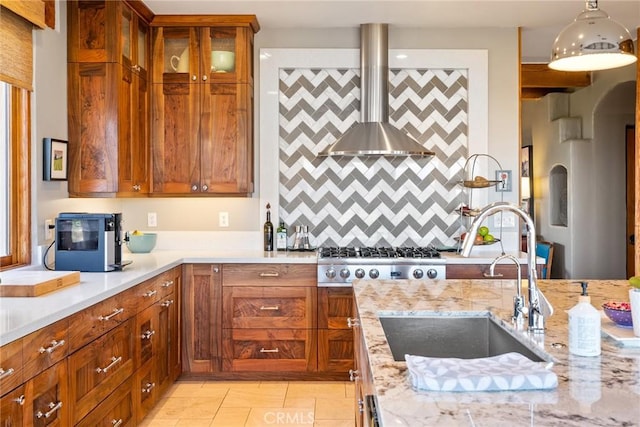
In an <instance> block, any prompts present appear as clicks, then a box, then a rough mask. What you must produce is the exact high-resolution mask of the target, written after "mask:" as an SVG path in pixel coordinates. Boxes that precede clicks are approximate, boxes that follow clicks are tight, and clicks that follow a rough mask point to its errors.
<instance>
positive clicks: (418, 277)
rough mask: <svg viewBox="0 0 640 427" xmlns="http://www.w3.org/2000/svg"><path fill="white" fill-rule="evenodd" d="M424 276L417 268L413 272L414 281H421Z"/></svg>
mask: <svg viewBox="0 0 640 427" xmlns="http://www.w3.org/2000/svg"><path fill="white" fill-rule="evenodd" d="M423 276H424V271H422V270H421V269H419V268H416V269H415V270H413V277H414V278H416V279H422V277H423Z"/></svg>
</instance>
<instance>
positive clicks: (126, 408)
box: [76, 377, 136, 427]
mask: <svg viewBox="0 0 640 427" xmlns="http://www.w3.org/2000/svg"><path fill="white" fill-rule="evenodd" d="M132 385H133V377H131V378H129V379H127V380H126V381H125V382H123V383H122V384H121V385H120V386H119V387H118V388H117V389H116V390H115V391H114V392H113V393H111V395H110V396H109V397H107V398H106V399H105V400H104V401H103V402H102V403H101V404H99V405H98V406H97V407H96V408H95V409H94V410H93V411H91V412H90V413H89V415H87V416H86V417H85V418H84V419H83V420H82V421H80V422H79V423H78V424H77V425H76V426H77V427H96V426H99V427H113V426H115V425H118V426H120V427H125V426H134V425H136V423H135V416H134V406H133V397H132V390H133V388H132Z"/></svg>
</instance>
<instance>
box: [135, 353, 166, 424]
mask: <svg viewBox="0 0 640 427" xmlns="http://www.w3.org/2000/svg"><path fill="white" fill-rule="evenodd" d="M134 377H135V379H134V393H133V398H134V399H135V405H136V417H137V419H138V423H140V421H142V419H143V418H144V417H146V416H147V414H148V413H149V412H151V410H152V409H153V406H154V405H155V404H156V401H157V400H158V398H159V396H161V393H159V391H158V384H157V383H156V379H155V378H154V375H153V363H152V362H149V363H147V364H145V365H143V366H141V367H140V368H139V369H138V370H137V371H136V373H135V375H134Z"/></svg>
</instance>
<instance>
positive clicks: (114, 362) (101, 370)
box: [96, 356, 122, 374]
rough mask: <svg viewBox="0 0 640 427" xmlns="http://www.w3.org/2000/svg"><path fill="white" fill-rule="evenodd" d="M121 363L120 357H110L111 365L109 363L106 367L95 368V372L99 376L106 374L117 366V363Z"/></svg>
mask: <svg viewBox="0 0 640 427" xmlns="http://www.w3.org/2000/svg"><path fill="white" fill-rule="evenodd" d="M120 362H122V356H118V357H115V356H114V357H112V358H111V363H109V364H108V365H107V366H105V367H104V368H96V372H97V373H99V374H101V373H105V374H106V373H107V371H108V370H109V369H111V368H113V367H114V366H115V365H117V364H118V363H120Z"/></svg>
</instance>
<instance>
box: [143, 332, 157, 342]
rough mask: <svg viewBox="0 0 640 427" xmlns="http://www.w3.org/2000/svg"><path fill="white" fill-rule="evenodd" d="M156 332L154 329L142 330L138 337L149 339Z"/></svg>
mask: <svg viewBox="0 0 640 427" xmlns="http://www.w3.org/2000/svg"><path fill="white" fill-rule="evenodd" d="M155 334H156V331H144V332H143V333H142V335H140V338H142V339H143V340H150V339H151V337H152V336H154V335H155Z"/></svg>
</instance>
